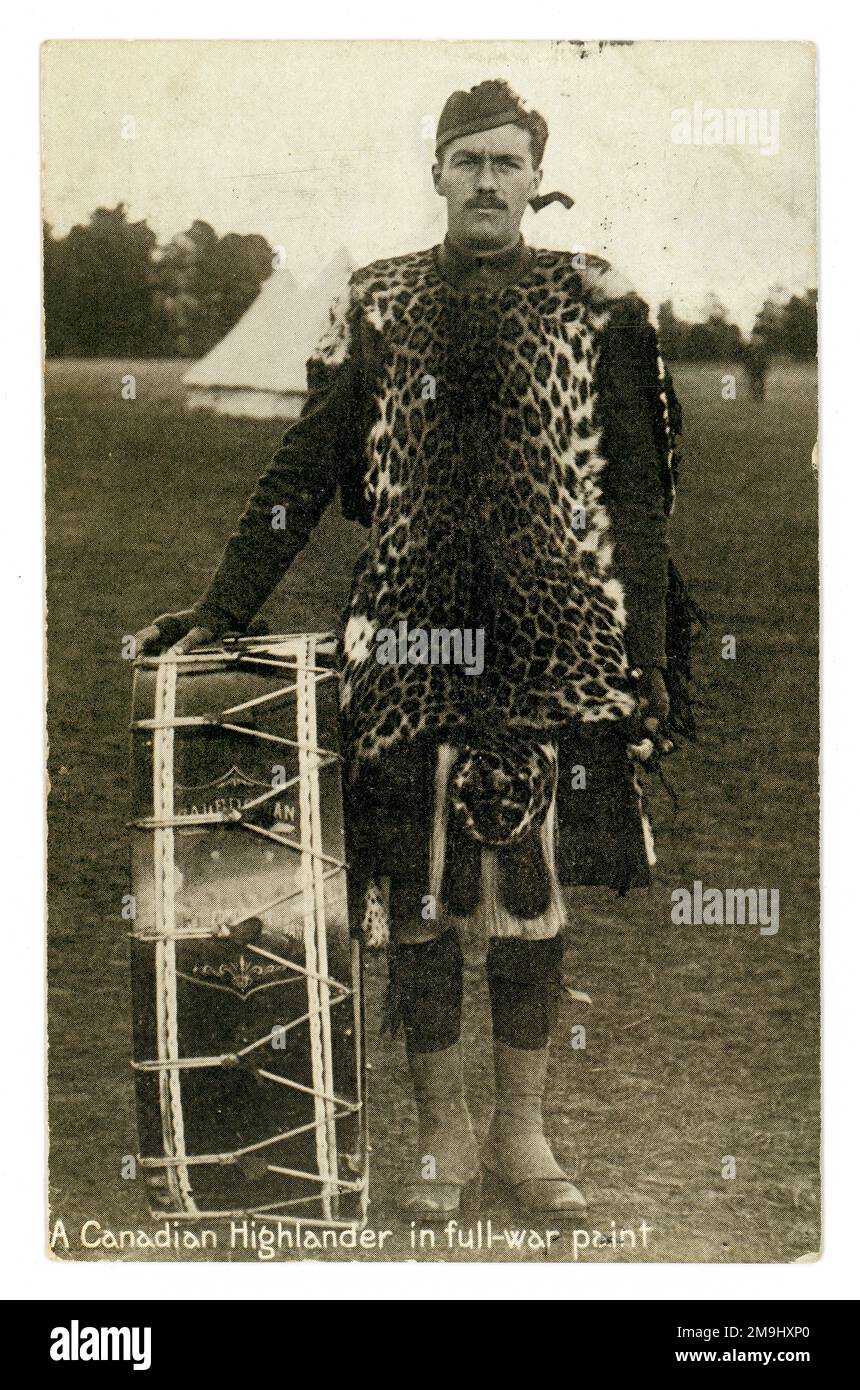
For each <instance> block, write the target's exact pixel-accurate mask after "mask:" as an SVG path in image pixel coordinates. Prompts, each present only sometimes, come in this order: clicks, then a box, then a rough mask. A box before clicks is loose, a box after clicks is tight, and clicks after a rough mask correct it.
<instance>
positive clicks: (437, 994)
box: [389, 930, 463, 1052]
mask: <svg viewBox="0 0 860 1390" xmlns="http://www.w3.org/2000/svg"><path fill="white" fill-rule="evenodd" d="M389 959H390V969H391V983H390V991H391V994H392V995H393V996H394V1000H393V1002H394V1010H393V1012H395V1013H396V1015H397V1018H398V1019H399V1020H402V1023H403V1028H404V1032H405V1034H406V1047H407V1050H408V1051H410V1052H441V1051H442V1049H443V1048H446V1047H452V1046H453V1045H454V1043H456V1042H458V1041H459V1038H460V1014H461V1011H462V1005H463V953H462V951H461V950H460V941H459V938H458V936H457V933H456V932H455V931H453V930H450V931H446V932H444V933H443V934H442V935H441V936H437V937H434V939H433V940H432V941H421V942H417V943H409V944H401V945H398V946H394V947H392V950H391V955H390V958H389Z"/></svg>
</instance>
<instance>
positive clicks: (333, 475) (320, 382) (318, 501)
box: [194, 292, 363, 633]
mask: <svg viewBox="0 0 860 1390" xmlns="http://www.w3.org/2000/svg"><path fill="white" fill-rule="evenodd" d="M353 325H354V310H353V308H352V305H351V299H350V296H349V293H348V292H347V293H346V294H345V295H344V296H343V297H342V298H341V300H340V301H336V303H335V304H334V305H333V306H332V310H331V314H330V327H329V329H328V330H327V332H326V334H325V335H324V338H323V339H322V341H321V344H320V345H319V346H318V347H317V349H316V350H315V352H314V355H313V356H312V357H311V359H310V361H309V362H308V395H307V399H306V401H305V404H304V407H303V409H302V412H301V414H300V416H299V418H298V420H297V421H296V423H295V424H294V425H292V426H291V427H290V428H289V429H288V430H287V432H286V434H285V435H284V437H283V440H282V442H281V446H280V448H279V449H278V452H277V453H276V454H275V456H274V458H273V459H272V462H271V463H270V464H269V466H268V468H267V469H266V471H265V472H264V473H263V475H262V476H261V477H260V479H259V481H258V482H257V485H256V488H255V489H254V492H253V494H252V496H251V499H250V501H249V503H248V506H247V508H246V510H245V514H244V516H243V517H242V519H241V521H240V523H239V528H238V530H237V531H236V533H235V535H233V536H232V537H231V538H230V540H229V541H228V543H227V546H226V548H225V550H224V554H223V556H222V557H221V562H220V564H219V566H218V569H217V571H216V572H215V574H214V576H213V578H212V581H211V583H210V585H209V588H208V590H207V591H206V593H205V595H204V596H203V597H202V598H201V599H200V601H199V602H198V604H197V605H196V607H195V610H194V611H195V616H196V621H197V623H198V624H200V626H202V627H208V628H211V629H212V630H213V631H214V632H216V633H222V632H225V631H238V632H243V631H244V630H245V629H246V628H247V626H248V624H249V622H250V621H251V619H252V618H253V617H254V614H255V613H257V611H258V610H259V609H260V608H261V607H262V605H263V604H264V603H265V601H266V599H267V598H268V597H269V595H270V594H271V593H272V591H273V589H274V588H275V586H276V585H277V584H278V582H279V581H280V580H281V579H282V578H283V576H284V574H285V573H286V572H287V570H288V569H289V567H290V565H291V564H292V562H293V560H294V559H295V558H296V556H297V555H298V554H299V552H300V551H301V550H302V549H303V548H304V547H305V545H306V544H307V542H308V540H309V539H310V536H311V533H312V532H313V530H314V527H315V526H316V524H317V522H318V521H319V519H320V517H321V516H322V514H323V512H324V511H325V509H326V507H327V506H328V504H329V503H330V502H331V501H332V499H333V497H334V495H335V492H336V490H337V487H338V484H339V483H344V481H345V479H346V478H347V475H348V474H350V472H353V473H354V471H355V469H356V468H357V467H359V466H360V458H361V454H362V448H363V435H362V401H361V370H360V361H359V350H358V345H359V335H358V334H354V333H353V332H352V328H353ZM324 344H327V350H326V351H323V345H324ZM350 486H354V484H352V483H351V484H350Z"/></svg>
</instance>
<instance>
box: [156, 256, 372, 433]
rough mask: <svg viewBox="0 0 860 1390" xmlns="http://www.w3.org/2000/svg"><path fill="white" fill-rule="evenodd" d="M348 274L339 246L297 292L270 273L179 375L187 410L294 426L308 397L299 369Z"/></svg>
mask: <svg viewBox="0 0 860 1390" xmlns="http://www.w3.org/2000/svg"><path fill="white" fill-rule="evenodd" d="M353 268H354V266H353V261H352V258H351V257H350V255H349V252H348V251H346V249H345V248H341V249H340V250H339V251H337V252H335V254H334V256H333V257H332V258H331V260H330V261H329V262H328V264H327V265H326V266H325V267H324V268H323V269H322V270H321V271H320V273H319V275H317V277H316V279H314V280H312V281H311V283H310V284H309V285H306V286H304V287H303V288H299V287H297V286H296V282H295V280H294V279H293V277H292V276H291V275H290V273H289V271H287V270H274V271H272V274H271V275H270V276H269V279H268V280H266V282H265V284H264V285H263V287H262V289H261V290H260V293H259V294H258V295H257V298H256V299H255V300H254V302H253V304H252V305H251V306H250V308H249V309H248V310H247V311H246V312H245V313H244V314H243V315H242V317H241V318H240V320H239V322H238V323H237V324H236V325H235V326H234V327H233V328H231V329H230V332H229V333H228V334H227V335H226V337H224V338H222V339H221V342H220V343H216V345H215V347H214V348H213V349H212V351H211V352H208V353H207V354H206V356H205V357H201V359H200V361H199V362H195V363H194V366H193V367H190V368H189V370H188V371H187V372H186V373H185V375H184V376H183V378H182V381H183V384H184V385H185V386H186V388H187V396H186V404H187V406H188V408H189V409H190V410H199V409H209V410H217V411H219V412H220V414H222V415H250V416H253V417H254V418H255V419H270V418H275V419H284V420H294V419H295V418H296V416H297V415H298V414H299V411H300V410H301V408H302V404H303V402H304V399H305V395H306V393H307V378H306V373H305V364H306V362H307V360H308V358H309V357H310V355H311V353H312V351H313V349H314V347H315V346H316V344H317V342H318V340H319V338H320V337H321V335H322V333H323V330H324V329H325V328H326V326H327V324H328V311H329V306H330V305H331V302H332V300H333V299H334V298H335V296H336V295H338V294H339V293H340V291H341V290H342V289H343V287H344V285H345V284H346V282H347V280H348V279H349V275H350V272H351V271H352V270H353Z"/></svg>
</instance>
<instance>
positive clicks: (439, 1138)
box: [401, 1042, 480, 1221]
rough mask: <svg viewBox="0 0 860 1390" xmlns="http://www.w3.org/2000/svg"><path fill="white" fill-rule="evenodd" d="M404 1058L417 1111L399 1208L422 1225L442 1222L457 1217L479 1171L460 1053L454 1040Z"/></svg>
mask: <svg viewBox="0 0 860 1390" xmlns="http://www.w3.org/2000/svg"><path fill="white" fill-rule="evenodd" d="M407 1059H408V1061H409V1070H410V1072H411V1074H412V1081H413V1084H414V1086H415V1103H416V1105H417V1107H418V1161H417V1164H416V1166H415V1170H414V1176H413V1177H410V1179H409V1180H408V1181H407V1182H406V1184H405V1186H404V1189H403V1195H402V1200H401V1206H402V1209H403V1211H404V1212H405V1213H406V1214H408V1215H410V1216H415V1217H420V1218H421V1219H422V1220H424V1221H433V1220H447V1219H448V1218H449V1217H452V1216H456V1215H457V1213H458V1211H459V1210H460V1199H461V1196H462V1192H463V1188H464V1187H466V1186H467V1185H468V1184H470V1183H471V1182H472V1181H473V1180H474V1179H475V1178H476V1177H477V1175H478V1172H479V1168H480V1165H479V1161H478V1142H477V1140H476V1138H475V1131H474V1129H473V1128H472V1119H471V1116H470V1115H469V1111H468V1108H467V1106H466V1095H465V1091H464V1087H463V1056H462V1049H461V1045H460V1043H459V1042H457V1043H455V1044H454V1045H453V1047H446V1048H442V1049H441V1050H440V1051H438V1052H407ZM425 1172H426V1173H427V1174H428V1176H426V1177H425V1176H423V1174H424V1173H425Z"/></svg>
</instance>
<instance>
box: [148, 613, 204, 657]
mask: <svg viewBox="0 0 860 1390" xmlns="http://www.w3.org/2000/svg"><path fill="white" fill-rule="evenodd" d="M194 618H195V612H194V609H191V608H189V609H188V610H187V612H184V613H162V615H161V617H160V618H154V619H153V620H152V622H151V623H150V624H149V626H148V627H143V628H141V630H140V632H137V633H135V637H134V640H135V651H136V653H137V655H138V656H156V655H157V654H158V653H159V652H163V651H168V650H169V651H171V652H172V653H173V654H174V656H184V655H185V653H186V652H191V651H193V650H194V649H195V647H205V646H206V644H207V642H212V641H213V640H214V638H215V636H216V634H215V633H214V632H213V631H212V629H211V628H208V627H200V626H198V625H197V624H196V623H195V621H194Z"/></svg>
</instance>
